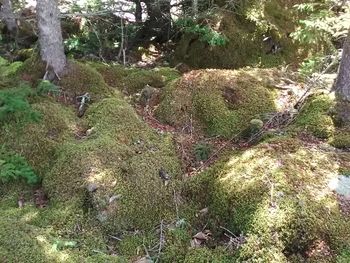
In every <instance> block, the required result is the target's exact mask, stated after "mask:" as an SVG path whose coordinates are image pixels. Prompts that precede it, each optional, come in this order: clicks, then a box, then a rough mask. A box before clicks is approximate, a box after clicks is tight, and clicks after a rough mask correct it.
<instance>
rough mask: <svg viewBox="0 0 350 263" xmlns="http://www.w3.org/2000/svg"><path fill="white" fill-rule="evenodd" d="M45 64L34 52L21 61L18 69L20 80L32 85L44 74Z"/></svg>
mask: <svg viewBox="0 0 350 263" xmlns="http://www.w3.org/2000/svg"><path fill="white" fill-rule="evenodd" d="M45 68H46V65H45V64H44V63H43V62H42V61H41V59H40V56H39V55H38V54H34V55H33V56H31V57H30V58H28V59H27V60H25V61H24V62H23V65H22V67H21V68H20V69H19V72H18V73H19V76H20V78H21V79H22V80H25V81H28V82H30V83H31V84H32V85H33V86H34V85H36V84H37V82H38V80H40V79H42V78H43V77H44V75H45Z"/></svg>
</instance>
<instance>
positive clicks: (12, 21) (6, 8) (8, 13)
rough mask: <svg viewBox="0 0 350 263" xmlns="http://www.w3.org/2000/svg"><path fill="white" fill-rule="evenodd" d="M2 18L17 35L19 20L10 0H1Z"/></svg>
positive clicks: (8, 28)
mask: <svg viewBox="0 0 350 263" xmlns="http://www.w3.org/2000/svg"><path fill="white" fill-rule="evenodd" d="M0 19H1V20H3V21H4V22H5V25H6V28H7V30H8V31H9V32H10V34H12V35H15V34H16V32H17V22H16V18H15V15H14V13H13V9H12V3H11V1H10V0H0Z"/></svg>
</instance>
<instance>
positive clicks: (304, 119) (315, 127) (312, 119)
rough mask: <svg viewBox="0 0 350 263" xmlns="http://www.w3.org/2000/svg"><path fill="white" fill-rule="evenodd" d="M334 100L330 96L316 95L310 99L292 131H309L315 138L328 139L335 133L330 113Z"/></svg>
mask: <svg viewBox="0 0 350 263" xmlns="http://www.w3.org/2000/svg"><path fill="white" fill-rule="evenodd" d="M333 106H334V100H333V99H332V98H331V97H330V96H328V95H315V96H313V97H311V98H309V99H308V101H307V102H306V104H305V106H304V107H303V109H302V111H301V113H300V114H299V116H298V117H297V119H296V121H295V123H294V125H292V128H291V130H294V131H307V132H310V133H312V134H313V135H314V136H316V137H318V138H321V139H327V138H329V137H330V136H331V135H332V134H333V132H334V123H333V120H332V117H331V116H330V114H329V113H330V111H331V109H332V107H333Z"/></svg>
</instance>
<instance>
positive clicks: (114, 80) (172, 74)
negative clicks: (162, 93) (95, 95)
mask: <svg viewBox="0 0 350 263" xmlns="http://www.w3.org/2000/svg"><path fill="white" fill-rule="evenodd" d="M91 65H93V67H95V68H96V70H97V71H98V72H100V73H101V75H102V76H103V78H104V79H105V81H106V83H107V84H108V85H110V86H111V87H117V88H119V89H121V90H123V91H126V92H128V93H129V94H134V93H137V92H140V91H141V90H142V89H143V88H144V87H145V86H146V85H150V86H152V87H154V88H161V87H164V86H165V85H166V83H168V82H169V81H171V80H174V79H176V78H178V77H179V76H180V73H179V72H178V71H177V70H175V69H172V68H165V67H160V68H155V69H152V70H146V69H137V68H128V67H123V66H121V65H105V64H100V63H91Z"/></svg>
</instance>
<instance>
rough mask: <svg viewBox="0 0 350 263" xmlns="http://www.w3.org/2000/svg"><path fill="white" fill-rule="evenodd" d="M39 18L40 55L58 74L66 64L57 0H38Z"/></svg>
mask: <svg viewBox="0 0 350 263" xmlns="http://www.w3.org/2000/svg"><path fill="white" fill-rule="evenodd" d="M36 12H37V20H38V28H39V44H40V55H41V59H42V61H44V62H45V63H46V65H47V70H48V69H49V68H52V69H53V71H54V73H55V74H56V75H59V74H61V73H62V72H63V70H64V68H65V66H66V56H65V54H64V47H63V38H62V31H61V21H60V19H59V9H58V6H57V1H56V0H37V7H36Z"/></svg>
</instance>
